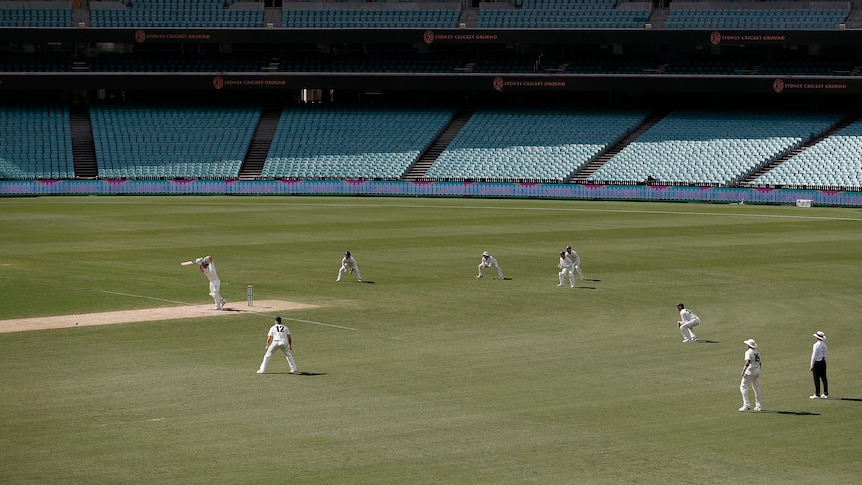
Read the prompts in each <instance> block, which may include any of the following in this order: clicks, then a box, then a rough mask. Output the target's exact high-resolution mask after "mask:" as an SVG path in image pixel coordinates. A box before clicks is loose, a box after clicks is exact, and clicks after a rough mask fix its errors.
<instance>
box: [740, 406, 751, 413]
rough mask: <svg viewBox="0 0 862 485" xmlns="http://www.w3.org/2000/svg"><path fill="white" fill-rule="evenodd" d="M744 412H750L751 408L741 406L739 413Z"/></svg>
mask: <svg viewBox="0 0 862 485" xmlns="http://www.w3.org/2000/svg"><path fill="white" fill-rule="evenodd" d="M746 411H751V408H750V407H748V406H742V407H741V408H739V412H741V413H744V412H746Z"/></svg>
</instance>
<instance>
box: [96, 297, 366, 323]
mask: <svg viewBox="0 0 862 485" xmlns="http://www.w3.org/2000/svg"><path fill="white" fill-rule="evenodd" d="M84 289H85V290H86V289H89V288H84ZM95 291H98V292H100V293H107V294H109V295H120V296H129V297H132V298H144V299H147V300H156V301H165V302H168V303H178V304H180V305H192V304H191V303H186V302H184V301H177V300H166V299H164V298H155V297H152V296H144V295H132V294H131V293H120V292H117V291H108V290H95ZM243 312H248V313H255V314H257V315H263V316H267V317H273V318H275V315H271V314H269V313H264V312H259V311H256V310H243ZM281 319H282V320H291V321H294V322H302V323H309V324H312V325H320V326H323V327H333V328H340V329H343V330H353V331H356V330H357V329H355V328H351V327H344V326H341V325H333V324H331V323H322V322H313V321H311V320H300V319H298V318H290V317H281Z"/></svg>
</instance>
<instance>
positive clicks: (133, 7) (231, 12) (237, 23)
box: [90, 0, 264, 28]
mask: <svg viewBox="0 0 862 485" xmlns="http://www.w3.org/2000/svg"><path fill="white" fill-rule="evenodd" d="M263 14H264V6H263V2H232V1H228V2H225V0H134V1H131V0H123V2H122V3H119V2H91V11H90V17H91V22H92V25H93V27H125V28H137V27H150V28H176V27H208V28H250V27H263Z"/></svg>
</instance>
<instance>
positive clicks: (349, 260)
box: [335, 251, 362, 283]
mask: <svg viewBox="0 0 862 485" xmlns="http://www.w3.org/2000/svg"><path fill="white" fill-rule="evenodd" d="M345 272H347V273H351V274H352V273H356V279H357V280H358V281H359V282H360V283H362V276H360V275H359V266H357V265H356V260H355V259H354V258H353V256H351V255H350V251H344V257H343V258H341V267H340V268H338V278H337V279H336V280H335V282H336V283H338V282H339V281H341V276H342V275H343V274H344V273H345Z"/></svg>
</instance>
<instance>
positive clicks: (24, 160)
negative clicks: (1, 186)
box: [0, 105, 75, 180]
mask: <svg viewBox="0 0 862 485" xmlns="http://www.w3.org/2000/svg"><path fill="white" fill-rule="evenodd" d="M0 133H2V135H0V178H6V179H20V180H34V179H68V178H74V177H75V168H74V163H73V157H72V135H71V132H70V128H69V109H68V108H67V107H65V106H59V105H44V106H41V105H20V106H19V105H6V106H3V107H2V108H0Z"/></svg>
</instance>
